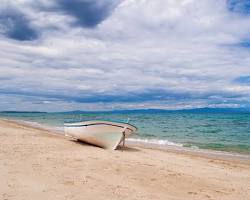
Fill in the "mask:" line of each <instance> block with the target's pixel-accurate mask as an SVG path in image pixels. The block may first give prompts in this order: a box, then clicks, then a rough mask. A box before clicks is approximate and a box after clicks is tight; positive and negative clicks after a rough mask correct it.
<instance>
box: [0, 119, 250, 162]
mask: <svg viewBox="0 0 250 200" xmlns="http://www.w3.org/2000/svg"><path fill="white" fill-rule="evenodd" d="M0 120H4V121H10V122H13V123H17V124H20V125H25V126H29V127H31V128H37V129H40V130H45V131H49V132H50V133H53V134H55V135H56V136H60V137H63V138H67V137H66V136H64V131H63V128H62V127H53V126H47V125H43V124H40V123H38V122H33V121H25V120H16V119H8V118H0ZM129 139H130V138H127V141H126V144H127V146H129V147H139V148H145V149H152V150H160V151H166V152H173V153H180V154H188V155H194V156H201V157H206V158H213V159H222V160H231V161H233V160H237V161H242V162H246V163H249V164H250V154H243V153H242V154H241V153H235V152H227V151H218V150H213V149H200V148H198V147H197V148H190V147H183V146H179V145H167V144H166V145H158V144H155V143H147V142H137V141H136V140H134V138H131V139H133V140H131V141H130V140H129ZM90 146H91V145H90Z"/></svg>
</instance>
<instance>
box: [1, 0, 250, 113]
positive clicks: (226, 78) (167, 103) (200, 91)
mask: <svg viewBox="0 0 250 200" xmlns="http://www.w3.org/2000/svg"><path fill="white" fill-rule="evenodd" d="M18 2H19V3H17V4H15V6H14V7H15V9H16V10H18V11H19V12H20V13H25V20H26V22H27V24H28V25H29V26H30V27H32V28H33V29H34V30H36V31H37V32H39V37H38V38H37V39H36V40H32V41H27V40H26V41H25V42H20V41H15V40H9V39H8V37H9V36H8V35H5V36H2V37H1V38H0V82H1V84H0V96H1V98H0V102H5V103H4V104H3V103H1V104H0V110H3V109H5V108H9V109H11V108H15V107H17V106H15V105H18V108H16V109H20V110H25V109H30V110H32V109H33V110H36V109H39V110H40V109H44V110H50V111H51V110H56V111H58V110H67V109H68V110H69V109H119V108H122V109H125V108H129V109H133V108H171V109H173V108H190V107H202V106H208V107H220V106H221V107H225V106H228V107H232V106H233V107H237V106H238V107H244V106H248V107H249V106H250V102H249V101H250V95H249V94H250V86H249V85H248V84H242V82H240V81H237V80H238V78H239V77H245V76H248V75H249V74H250V69H249V66H250V58H249V48H248V47H247V45H246V44H247V41H249V39H248V38H250V27H249V21H250V16H249V15H243V14H239V13H238V12H234V11H232V10H230V9H229V8H228V2H227V1H226V0H225V1H216V0H212V1H211V0H204V1H198V0H181V1H170V0H155V1H150V0H126V1H119V2H118V1H87V0H85V1H67V2H66V1H62V0H61V1H59V0H57V1H48V0H39V1H37V2H36V3H34V1H29V0H23V1H18ZM20 2H22V3H20ZM69 2H71V4H70V5H68V3H69ZM100 2H101V3H100ZM109 2H112V3H110V4H109ZM66 5H68V6H66ZM77 5H78V6H77ZM211 5H213V6H211ZM78 8H79V9H80V10H79V9H78ZM80 11H84V12H80ZM236 27H237V28H236ZM1 99H2V100H1ZM8 99H9V101H8ZM10 99H11V100H10ZM8 102H9V103H8ZM15 102H16V103H15ZM20 102H22V103H20ZM43 102H47V103H43ZM28 105H31V106H28ZM41 105H43V106H41Z"/></svg>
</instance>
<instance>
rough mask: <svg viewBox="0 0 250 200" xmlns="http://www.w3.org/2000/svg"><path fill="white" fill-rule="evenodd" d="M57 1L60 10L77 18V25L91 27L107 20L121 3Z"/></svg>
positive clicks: (86, 0)
mask: <svg viewBox="0 0 250 200" xmlns="http://www.w3.org/2000/svg"><path fill="white" fill-rule="evenodd" d="M56 2H57V7H58V9H59V10H61V11H62V12H64V13H66V14H68V15H72V16H74V17H75V18H76V24H77V25H80V26H82V27H89V28H92V27H95V26H97V25H98V24H99V23H101V22H102V21H103V20H105V19H106V18H107V17H108V16H109V15H110V13H111V12H112V10H113V9H114V7H115V6H116V5H117V4H118V3H119V2H118V1H107V0H103V1H97V0H94V1H93V0H71V1H68V0H57V1H56Z"/></svg>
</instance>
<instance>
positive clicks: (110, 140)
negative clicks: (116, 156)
mask: <svg viewBox="0 0 250 200" xmlns="http://www.w3.org/2000/svg"><path fill="white" fill-rule="evenodd" d="M135 131H136V127H134V126H133V125H131V124H127V123H118V122H109V121H86V122H77V123H66V124H65V125H64V132H65V134H66V135H70V136H72V137H74V138H76V139H78V140H81V141H84V142H87V143H90V144H93V145H96V146H99V147H103V148H105V149H116V148H117V146H118V145H119V144H120V143H121V142H122V141H123V139H124V137H126V136H128V135H130V134H132V133H134V132H135Z"/></svg>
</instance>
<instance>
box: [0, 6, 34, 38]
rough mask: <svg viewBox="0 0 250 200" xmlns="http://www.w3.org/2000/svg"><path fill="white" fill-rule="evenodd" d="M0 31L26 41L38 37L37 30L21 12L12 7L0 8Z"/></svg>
mask: <svg viewBox="0 0 250 200" xmlns="http://www.w3.org/2000/svg"><path fill="white" fill-rule="evenodd" d="M0 29H1V30H0V33H1V32H2V33H3V34H4V35H6V36H7V37H9V38H11V39H15V40H20V41H27V40H34V39H37V38H38V33H37V31H36V30H35V29H34V28H33V27H32V26H31V25H30V23H29V20H28V19H27V18H26V17H25V15H24V14H23V13H21V12H20V11H18V10H15V9H14V8H12V7H6V8H2V9H0Z"/></svg>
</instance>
